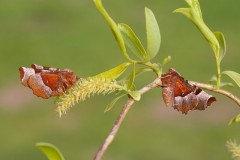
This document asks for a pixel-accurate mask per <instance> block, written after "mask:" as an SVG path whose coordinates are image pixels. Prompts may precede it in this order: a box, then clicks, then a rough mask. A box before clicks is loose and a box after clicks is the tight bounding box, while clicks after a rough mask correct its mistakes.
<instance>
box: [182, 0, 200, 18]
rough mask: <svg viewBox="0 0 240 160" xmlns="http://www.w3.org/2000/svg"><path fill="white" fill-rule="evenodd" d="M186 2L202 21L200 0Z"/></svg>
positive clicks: (187, 0) (186, 0)
mask: <svg viewBox="0 0 240 160" xmlns="http://www.w3.org/2000/svg"><path fill="white" fill-rule="evenodd" d="M185 2H186V3H187V4H188V5H189V7H190V8H192V9H193V10H194V12H195V13H196V14H197V15H198V16H199V17H200V18H201V19H202V11H201V8H200V4H199V2H198V0H185Z"/></svg>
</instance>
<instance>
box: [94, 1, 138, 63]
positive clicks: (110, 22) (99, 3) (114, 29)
mask: <svg viewBox="0 0 240 160" xmlns="http://www.w3.org/2000/svg"><path fill="white" fill-rule="evenodd" d="M94 3H95V5H96V7H97V8H98V10H99V11H100V13H101V14H102V15H103V17H104V18H105V20H106V21H107V24H108V25H109V27H110V28H111V30H112V32H113V34H114V36H115V38H116V40H117V42H118V45H119V47H120V49H121V50H122V53H123V54H124V57H125V58H126V59H128V60H129V61H130V62H132V61H133V60H132V59H131V58H130V57H129V56H128V54H127V50H126V47H125V44H124V40H123V38H122V35H121V32H120V30H119V29H118V26H117V24H116V23H115V22H114V21H113V19H112V18H111V17H110V16H109V14H108V13H107V11H106V10H105V9H104V7H103V5H102V1H101V0H94Z"/></svg>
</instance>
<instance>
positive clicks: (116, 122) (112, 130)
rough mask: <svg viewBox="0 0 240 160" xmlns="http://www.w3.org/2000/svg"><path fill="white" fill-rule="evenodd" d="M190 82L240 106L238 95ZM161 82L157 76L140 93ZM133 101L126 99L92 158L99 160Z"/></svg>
mask: <svg viewBox="0 0 240 160" xmlns="http://www.w3.org/2000/svg"><path fill="white" fill-rule="evenodd" d="M190 83H192V84H194V85H196V86H198V87H199V88H203V89H207V90H210V91H213V92H217V93H220V94H223V95H225V96H227V97H229V98H231V99H232V100H233V101H235V102H236V103H237V104H238V105H239V106H240V99H239V98H238V97H236V96H234V95H233V94H232V93H230V92H228V91H225V90H222V89H216V88H215V87H214V86H212V85H208V84H203V83H199V82H193V81H190ZM161 84H162V83H161V80H160V78H157V79H155V80H154V81H153V82H152V83H150V84H148V85H147V86H145V87H143V88H142V89H140V90H139V92H140V94H141V95H142V94H144V93H146V92H148V91H149V90H151V89H154V88H157V87H159V86H161ZM134 102H135V101H134V99H132V98H131V97H130V98H129V99H128V101H127V102H126V104H125V105H124V107H123V109H122V111H121V112H120V114H119V116H118V118H117V120H116V121H115V123H114V125H113V127H112V129H111V131H110V132H109V134H108V136H107V137H106V139H105V140H104V142H103V144H102V145H101V147H100V148H99V149H98V151H97V153H96V155H95V157H94V158H93V160H100V159H101V158H102V156H103V154H104V152H105V151H106V150H107V148H108V146H109V145H110V144H111V143H112V141H113V139H114V138H115V136H116V134H117V132H118V129H119V127H120V126H121V124H122V121H123V120H124V118H125V116H126V115H127V113H128V111H129V109H130V108H131V106H132V105H133V104H134Z"/></svg>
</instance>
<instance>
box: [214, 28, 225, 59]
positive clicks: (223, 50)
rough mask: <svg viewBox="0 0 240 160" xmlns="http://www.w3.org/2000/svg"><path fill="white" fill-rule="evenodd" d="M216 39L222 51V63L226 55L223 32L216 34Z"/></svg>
mask: <svg viewBox="0 0 240 160" xmlns="http://www.w3.org/2000/svg"><path fill="white" fill-rule="evenodd" d="M214 35H215V37H216V38H217V40H218V42H219V46H220V51H219V62H221V61H222V59H223V57H224V56H225V54H226V42H225V38H224V35H223V34H222V33H221V32H214Z"/></svg>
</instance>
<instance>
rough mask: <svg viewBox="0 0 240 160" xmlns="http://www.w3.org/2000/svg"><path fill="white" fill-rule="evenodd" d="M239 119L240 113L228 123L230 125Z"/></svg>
mask: <svg viewBox="0 0 240 160" xmlns="http://www.w3.org/2000/svg"><path fill="white" fill-rule="evenodd" d="M239 121H240V114H238V115H237V116H236V117H234V118H233V119H231V121H230V122H229V123H228V125H232V124H234V123H237V122H239Z"/></svg>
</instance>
